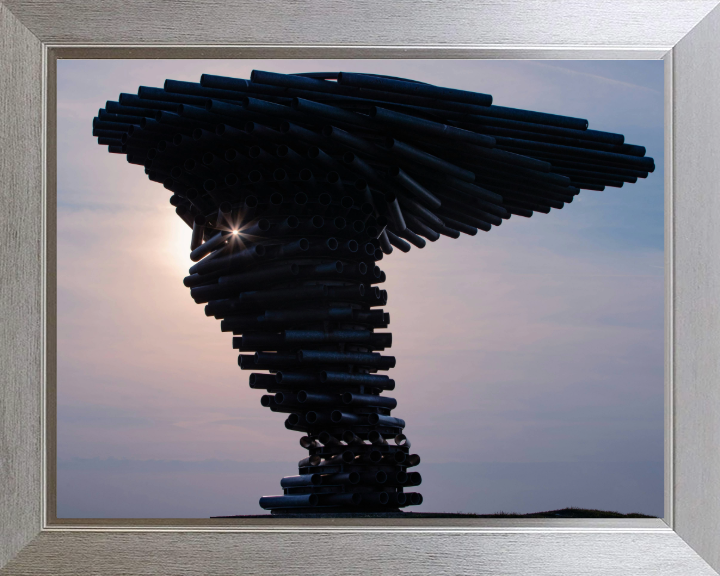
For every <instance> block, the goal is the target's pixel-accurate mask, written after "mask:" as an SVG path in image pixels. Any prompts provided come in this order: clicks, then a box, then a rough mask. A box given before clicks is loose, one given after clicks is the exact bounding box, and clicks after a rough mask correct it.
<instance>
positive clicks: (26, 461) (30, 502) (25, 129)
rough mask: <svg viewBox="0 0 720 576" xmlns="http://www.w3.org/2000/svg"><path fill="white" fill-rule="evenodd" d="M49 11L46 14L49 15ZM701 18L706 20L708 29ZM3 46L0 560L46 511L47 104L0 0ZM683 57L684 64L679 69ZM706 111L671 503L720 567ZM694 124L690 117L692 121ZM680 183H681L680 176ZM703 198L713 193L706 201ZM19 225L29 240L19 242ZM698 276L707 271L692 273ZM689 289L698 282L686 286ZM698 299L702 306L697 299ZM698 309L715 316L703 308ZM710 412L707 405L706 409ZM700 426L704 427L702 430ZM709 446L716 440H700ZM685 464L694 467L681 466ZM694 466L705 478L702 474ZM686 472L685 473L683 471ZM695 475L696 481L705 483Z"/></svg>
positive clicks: (685, 243)
mask: <svg viewBox="0 0 720 576" xmlns="http://www.w3.org/2000/svg"><path fill="white" fill-rule="evenodd" d="M15 4H20V2H16V3H15ZM27 4H30V3H29V2H28V3H27ZM48 19H49V20H50V19H51V17H48ZM710 19H713V20H712V24H710V25H708V24H707V21H706V22H702V23H701V24H700V25H698V27H697V29H696V30H693V31H692V32H691V33H690V34H688V37H687V38H686V39H685V40H683V41H681V43H680V44H679V45H678V47H677V48H676V49H675V50H674V51H673V53H674V54H675V56H676V62H677V70H679V71H680V72H681V73H678V74H677V76H678V80H677V84H678V85H680V88H679V89H678V90H677V96H678V100H677V101H676V102H675V103H674V104H673V111H674V112H675V111H677V109H678V108H682V110H684V111H685V112H684V114H685V115H686V116H688V117H691V116H692V115H693V110H694V109H696V108H702V106H697V105H696V104H698V103H699V104H700V105H704V104H706V103H708V102H713V99H714V98H713V97H714V94H716V93H717V90H716V91H715V93H711V94H710V98H707V97H706V96H707V93H706V92H705V90H710V87H711V86H714V85H716V84H717V78H718V77H719V76H718V74H717V72H718V65H717V64H714V65H713V62H712V54H713V48H714V49H715V50H714V52H715V53H717V47H718V40H717V38H718V36H719V35H718V10H715V12H714V14H711V16H710V17H708V18H707V19H706V20H710ZM24 20H25V19H24V18H23V21H24ZM81 24H82V20H78V21H77V23H76V26H79V25H81ZM708 26H710V29H709V30H708ZM713 32H714V33H715V36H714V37H713ZM703 50H708V52H707V53H705V55H704V57H703V58H700V59H698V54H701V53H702V52H703ZM0 53H2V55H3V58H2V59H0V79H2V82H3V88H2V91H0V117H2V119H3V120H2V122H0V146H1V149H2V150H3V154H2V155H0V182H2V183H3V186H2V187H0V199H2V202H3V211H2V212H0V230H1V232H0V234H2V236H0V238H1V241H0V307H1V308H2V310H3V312H7V313H6V314H4V317H3V322H2V323H0V338H2V346H0V365H2V366H3V371H2V372H0V374H2V375H1V376H0V392H1V393H2V402H0V458H1V459H0V487H2V490H0V519H2V522H0V567H1V566H3V565H4V564H5V563H6V562H7V561H8V559H9V558H11V557H12V556H13V555H14V554H16V553H17V551H18V550H20V549H21V548H23V546H25V544H27V542H29V541H30V540H32V539H33V537H34V536H36V535H37V533H38V531H39V530H40V527H41V522H42V520H41V509H42V505H41V501H42V494H41V472H40V470H41V442H40V440H39V438H40V416H41V406H42V404H41V402H42V398H41V392H40V390H39V387H38V382H40V381H41V380H42V374H41V368H40V366H41V365H42V361H41V356H42V342H41V337H40V335H41V334H42V326H41V321H42V310H41V306H42V303H41V302H42V294H41V288H40V286H41V283H42V280H41V278H42V269H41V265H40V263H39V259H40V258H39V256H40V255H41V254H42V246H41V241H42V238H43V230H42V224H43V223H42V220H41V217H40V214H41V213H42V210H41V208H40V207H39V206H38V205H39V204H40V203H41V202H42V199H41V197H42V194H41V190H42V184H43V182H42V176H41V174H42V172H43V163H42V145H41V143H42V114H41V112H40V111H41V110H42V108H43V106H42V96H41V94H40V93H39V91H38V87H39V86H42V84H43V61H42V45H41V43H40V41H39V40H38V39H37V38H36V37H34V36H33V34H32V33H30V31H29V30H28V29H27V28H25V27H24V26H23V25H22V23H21V22H19V21H18V19H17V18H15V17H14V16H13V14H11V13H10V12H9V10H8V9H7V6H5V5H4V4H3V3H2V2H0ZM681 61H682V64H681ZM700 61H701V62H700ZM681 66H682V67H686V68H682V70H681ZM708 67H709V68H708ZM708 70H711V71H712V74H708ZM689 77H692V80H688V78H689ZM683 83H685V84H683ZM691 85H692V86H691ZM696 86H699V87H700V89H699V90H697V93H693V89H694V87H696ZM704 96H705V97H704ZM713 112H714V115H713V121H709V120H708V119H707V118H697V117H696V118H693V120H694V124H693V123H690V124H689V125H688V127H685V128H686V129H684V130H682V133H683V134H682V137H681V136H680V135H678V137H677V141H678V142H679V146H678V148H679V149H681V148H682V146H684V145H685V144H683V138H684V139H685V141H686V142H687V141H689V140H690V137H691V136H692V132H693V131H695V132H696V133H699V134H702V136H703V138H696V137H693V139H694V140H696V141H698V140H699V141H700V143H701V144H700V146H697V145H696V146H695V148H692V149H693V150H696V151H697V152H699V153H700V156H699V158H700V159H699V160H698V159H697V158H695V159H692V158H690V159H688V153H689V152H688V150H689V149H690V148H688V150H686V151H685V154H682V155H678V156H677V157H675V159H674V161H675V162H676V165H677V166H683V167H684V168H683V169H682V170H677V171H676V172H677V174H676V176H674V177H673V178H674V182H675V184H676V185H677V186H684V187H685V189H684V190H683V191H682V192H681V193H680V194H679V196H681V197H683V198H686V197H687V196H682V194H683V193H685V194H688V193H692V192H694V191H695V190H698V191H704V192H705V196H703V198H702V199H701V201H700V202H698V204H697V206H696V207H691V208H687V207H685V206H683V207H682V208H683V209H682V211H681V213H680V214H679V216H678V217H677V220H676V221H677V228H678V230H680V231H682V230H684V229H691V230H693V238H694V239H696V240H697V239H698V238H700V239H702V240H705V241H706V242H704V243H703V244H702V245H700V246H697V245H695V244H692V242H691V240H690V239H689V238H688V237H687V235H686V236H685V237H684V238H677V237H676V239H675V240H674V242H675V243H676V245H677V249H678V256H679V258H678V261H680V260H682V259H683V257H686V258H687V262H685V263H681V264H680V265H679V266H677V269H678V276H677V278H678V291H677V292H678V295H677V301H678V305H679V307H678V309H677V311H676V314H677V316H678V320H682V322H678V324H682V325H678V326H676V327H675V331H676V333H677V334H678V335H679V338H685V340H683V342H685V341H687V342H688V345H685V344H683V350H685V348H688V350H689V347H690V346H692V345H697V346H698V349H697V350H696V351H695V352H694V353H692V354H690V355H689V356H688V360H685V361H684V362H680V361H678V366H677V368H676V372H677V374H678V378H682V382H683V385H685V383H686V382H687V381H688V378H687V377H688V376H689V377H690V378H689V380H690V381H691V382H690V386H689V388H690V387H692V386H694V387H693V388H692V390H690V389H688V390H683V391H682V393H680V392H681V391H680V390H678V391H677V392H676V400H677V402H676V411H675V414H676V417H677V418H678V422H677V425H676V443H677V444H678V445H679V446H680V444H682V446H680V447H681V448H682V449H683V450H684V449H686V448H688V455H687V456H684V453H676V454H675V456H674V458H675V464H676V468H677V478H678V481H679V484H680V486H678V487H676V490H677V494H678V497H677V498H676V500H677V503H678V511H679V510H680V509H681V508H683V510H682V511H683V514H682V515H680V514H677V511H676V529H679V531H680V532H681V533H682V534H681V536H682V537H683V538H685V539H686V541H687V542H688V543H689V544H690V545H691V546H693V548H695V549H696V550H697V551H698V552H699V553H701V554H702V555H703V557H705V558H706V559H708V561H709V562H710V563H711V564H712V565H713V566H715V567H717V566H718V558H717V555H718V552H717V551H716V550H715V546H716V544H717V543H716V542H715V541H714V540H716V538H717V534H718V524H717V522H718V520H719V519H720V514H718V511H719V510H718V508H717V500H718V496H717V485H718V482H717V481H716V480H718V479H719V478H720V474H718V466H717V463H718V457H717V456H715V459H714V460H713V462H711V463H709V464H708V463H706V462H704V456H703V451H704V450H707V449H708V448H709V450H711V451H712V450H714V451H716V449H717V443H718V437H719V436H718V434H717V433H718V428H719V426H718V420H719V419H718V418H717V410H718V406H720V404H718V403H715V404H713V405H711V400H715V399H716V396H713V397H712V398H703V397H702V396H700V398H698V397H697V395H698V392H699V391H700V386H701V384H706V385H708V386H706V387H704V388H702V391H703V392H708V390H712V385H713V384H714V383H715V382H716V381H717V378H715V377H714V376H717V375H718V374H717V372H718V369H717V367H716V366H713V365H712V362H713V361H714V360H715V359H716V358H717V356H718V355H717V354H712V353H713V352H717V351H718V346H717V345H716V344H717V338H718V336H717V330H713V329H714V328H717V321H716V320H717V317H716V315H715V312H716V308H714V307H713V306H712V304H713V302H712V301H709V300H703V298H707V297H708V296H710V295H715V294H717V293H718V292H717V291H713V290H711V289H710V288H716V287H717V285H718V282H717V280H718V279H717V276H718V274H717V270H715V271H713V266H714V267H715V268H718V266H717V264H715V260H714V254H713V253H712V247H713V245H717V243H716V242H715V243H714V244H713V242H714V241H715V240H717V239H718V231H717V227H715V230H713V226H712V224H713V214H712V208H714V207H715V206H716V205H717V204H710V203H709V202H715V203H717V200H715V199H713V198H710V194H709V192H710V191H713V190H715V189H716V187H717V186H716V183H717V181H718V179H717V178H714V180H713V179H711V176H717V171H718V170H717V168H716V167H714V166H713V164H712V161H713V160H715V159H717V157H718V154H717V143H718V135H717V132H716V133H715V134H713V133H712V130H711V127H712V126H713V125H714V126H718V125H720V123H718V122H717V120H718V114H717V110H714V111H713ZM675 118H676V120H678V121H679V122H683V121H685V120H687V119H688V118H685V117H683V119H682V120H680V119H679V117H678V116H677V115H676V116H675ZM689 126H692V127H693V128H692V129H690V128H689ZM686 135H687V136H686ZM680 156H682V158H680ZM699 165H702V168H704V169H705V170H706V172H707V175H705V174H700V175H699V176H698V174H696V173H692V172H693V171H692V170H691V169H690V168H691V167H693V168H697V167H698V166H699ZM712 168H714V171H713V170H712ZM693 184H695V185H696V186H693ZM708 184H709V187H708ZM675 189H676V190H680V188H679V187H678V188H675ZM688 191H690V192H688ZM706 200H709V202H704V201H706ZM676 211H677V210H676ZM690 212H692V215H694V217H698V216H699V217H700V230H697V231H696V230H695V228H694V226H696V224H697V222H695V221H694V220H690V219H688V216H689V214H690ZM686 225H688V226H686ZM48 230H49V228H48ZM21 231H22V233H23V236H22V240H25V241H24V242H21V237H20V233H21ZM48 238H49V236H48ZM28 239H29V240H28ZM697 252H702V254H701V257H708V256H709V257H710V259H709V260H705V262H706V266H705V267H704V268H703V269H702V270H698V269H696V268H693V266H697V264H698V263H699V262H700V261H701V260H702V258H701V257H698V255H697ZM21 254H22V256H21ZM36 257H37V258H36ZM691 274H695V275H694V276H693V275H691ZM685 278H692V280H685ZM696 278H698V279H700V280H701V281H702V282H695V281H694V280H695V279H696ZM690 283H693V286H689V284H690ZM690 292H694V294H689V293H690ZM688 294H689V295H688ZM693 296H694V297H695V301H694V302H693ZM710 297H712V296H710ZM703 305H706V306H707V307H708V308H709V309H705V308H703ZM683 311H684V312H687V313H688V316H687V318H688V319H685V320H683V318H684V316H682V314H683ZM705 313H707V314H705ZM704 315H707V316H712V318H705V317H704ZM698 316H699V318H698ZM693 330H694V331H695V332H694V333H692V332H693ZM688 334H690V335H688ZM708 341H709V343H708ZM683 353H685V352H683ZM679 360H682V359H681V358H679ZM696 364H697V366H696ZM34 386H35V388H33V387H34ZM693 402H694V404H693ZM692 409H696V410H697V412H695V413H693V412H692ZM713 411H714V412H713ZM708 412H711V413H712V414H711V415H710V416H707V414H708ZM698 416H699V417H698ZM712 418H714V420H713V419H712ZM695 419H697V420H700V421H701V422H702V423H704V424H705V427H704V428H703V427H701V426H700V425H699V424H698V423H697V422H694V421H693V420H695ZM703 431H706V433H705V434H704V433H703ZM693 435H694V436H693ZM693 441H695V442H699V443H700V444H702V446H701V447H699V448H696V450H695V451H692V450H691V449H690V448H691V444H690V442H693ZM691 452H692V454H691ZM707 453H711V452H705V454H707ZM701 466H702V467H701ZM687 472H689V474H686V473H687ZM700 476H702V478H699V477H700ZM693 477H694V478H693ZM686 480H687V481H688V483H686V482H685V481H686ZM691 482H695V485H692V486H690V485H689V484H690V483H691ZM698 483H700V484H701V486H700V489H698V486H697V484H698ZM702 488H705V489H706V492H703V491H702ZM704 494H710V495H711V496H713V497H714V498H711V501H710V502H707V501H706V500H703V499H702V496H703V495H704ZM708 504H709V506H708ZM680 516H682V518H681V517H680ZM698 519H700V521H699V522H698ZM713 519H714V520H713ZM693 524H696V525H695V526H693ZM48 539H50V540H48ZM52 540H55V535H54V534H45V535H43V534H41V535H40V536H39V537H38V538H37V539H36V542H37V544H40V545H42V543H43V542H44V543H45V544H47V543H49V541H52ZM34 546H35V543H34V544H33V547H34ZM41 547H42V546H41ZM75 552H78V550H75ZM713 552H714V555H713V554H712V553H713ZM46 568H49V567H47V566H46ZM3 573H4V571H3ZM684 573H687V572H684ZM703 573H704V572H703Z"/></svg>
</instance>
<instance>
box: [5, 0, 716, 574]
mask: <svg viewBox="0 0 720 576" xmlns="http://www.w3.org/2000/svg"><path fill="white" fill-rule="evenodd" d="M717 5H718V0H610V1H606V2H602V3H597V2H593V1H591V0H573V1H567V2H555V1H553V0H535V1H533V2H523V1H522V0H492V1H491V0H476V1H472V0H449V1H447V2H443V3H439V2H417V1H416V0H396V1H395V2H393V3H383V2H381V1H380V0H372V1H365V2H348V1H347V0H342V1H338V2H334V3H331V2H329V1H315V2H292V3H289V2H282V1H281V0H265V1H262V2H261V1H258V0H224V1H223V2H201V3H198V2H196V3H185V2H160V1H157V0H149V1H144V2H141V1H139V0H126V1H124V2H110V1H109V0H64V1H58V0H46V1H43V2H38V1H37V0H0V207H1V208H0V310H1V311H2V321H0V567H1V568H0V575H3V576H4V575H10V574H18V575H19V574H33V575H38V574H68V575H70V574H72V575H73V576H83V575H86V574H88V575H89V574H100V573H122V574H175V575H179V574H200V573H202V574H208V575H214V574H228V573H248V574H255V573H260V574H290V573H299V574H325V573H328V574H329V573H333V574H344V573H347V574H359V573H365V572H368V573H379V574H390V573H393V574H398V575H403V574H425V573H428V574H445V573H447V574H470V573H472V574H506V575H521V574H523V575H524V574H534V575H537V576H542V575H554V576H555V575H562V574H568V575H570V574H572V575H573V576H575V575H579V574H598V575H600V574H602V575H603V576H615V575H621V574H627V575H633V576H643V575H663V576H664V575H668V576H669V575H682V576H694V575H698V576H706V575H707V576H709V575H712V574H717V572H716V570H720V449H719V448H720V446H719V445H720V386H719V385H718V382H720V362H719V361H718V358H720V296H719V295H720V258H719V257H718V256H717V247H718V246H720V194H718V182H720V161H719V160H718V159H719V158H720V128H719V127H720V103H719V102H720V101H719V100H718V98H717V94H718V93H720V59H719V58H718V57H717V55H718V54H719V53H720V8H717ZM258 57H262V58H523V59H532V58H574V59H580V58H587V59H615V58H620V59H664V61H665V101H666V104H665V106H666V115H665V134H666V137H665V264H666V310H665V313H666V314H665V317H666V321H665V323H666V357H665V395H666V396H665V405H666V422H665V424H666V425H665V445H666V450H665V517H664V518H663V519H637V520H630V519H618V520H614V519H597V520H561V519H558V520H509V519H494V520H490V519H456V520H443V519H436V520H412V519H387V520H382V521H381V520H360V519H335V520H328V519H313V520H308V519H305V520H302V519H297V520H281V519H278V520H274V521H269V522H267V523H263V525H262V526H259V525H258V524H257V522H255V523H253V521H252V520H225V521H223V520H214V521H211V520H207V521H203V520H127V521H121V520H118V521H90V520H73V521H71V520H59V519H57V518H56V516H55V491H54V486H55V472H54V470H55V442H54V431H55V359H56V349H55V316H56V314H55V312H56V310H55V306H56V300H55V250H54V245H55V240H56V236H55V185H56V166H55V161H56V159H55V147H56V141H55V80H56V62H57V60H58V59H60V58H258Z"/></svg>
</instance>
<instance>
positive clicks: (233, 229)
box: [93, 70, 655, 514]
mask: <svg viewBox="0 0 720 576" xmlns="http://www.w3.org/2000/svg"><path fill="white" fill-rule="evenodd" d="M93 135H94V136H96V137H98V143H99V144H101V145H107V146H108V151H109V152H110V153H114V154H125V155H126V158H127V161H128V162H129V163H130V164H135V165H139V166H143V167H144V169H145V173H146V174H147V176H148V178H149V179H150V180H152V181H154V182H158V183H161V184H162V185H163V187H164V188H165V189H166V190H168V191H169V192H170V193H171V195H170V196H169V201H170V204H171V205H172V206H173V207H174V209H175V211H176V213H177V215H178V216H179V217H180V218H181V219H182V220H183V221H184V222H185V223H186V224H187V225H188V226H189V227H190V228H191V229H192V233H191V235H190V238H191V240H190V250H191V252H190V259H191V261H192V262H193V264H192V266H191V267H190V270H189V275H188V276H187V277H186V278H185V279H184V284H185V286H187V287H188V288H189V289H190V294H191V296H192V298H193V299H194V300H195V301H196V302H197V303H198V304H203V305H204V309H205V314H206V315H207V316H211V317H214V318H216V319H218V320H219V321H220V327H221V329H222V330H223V331H224V332H228V333H232V335H233V336H232V344H233V347H234V348H235V349H237V350H238V353H239V355H238V364H239V368H240V369H241V370H245V371H248V372H249V373H250V374H249V382H250V387H251V388H252V389H256V390H260V391H263V392H264V394H262V395H261V396H260V399H259V400H260V404H261V405H262V406H263V407H265V408H269V409H270V410H271V411H272V412H277V413H278V414H279V418H282V419H284V422H285V427H286V428H287V429H288V430H292V431H295V432H298V433H300V434H302V436H301V438H300V445H301V446H302V448H303V449H304V450H306V453H305V454H304V456H303V458H302V459H301V460H300V461H299V462H298V474H297V475H292V476H288V477H285V478H283V479H282V480H281V483H280V484H281V488H282V491H283V493H282V494H278V495H274V496H263V497H262V498H260V505H261V506H262V507H263V508H265V509H268V510H271V511H272V512H273V513H282V514H294V513H323V512H325V513H327V512H391V511H399V510H401V509H402V508H404V507H406V506H411V505H418V504H421V503H422V495H421V494H420V493H419V492H417V491H416V488H415V487H416V486H418V485H419V484H420V482H421V476H420V473H419V472H417V471H415V470H413V469H412V468H413V467H415V466H417V465H418V464H419V463H420V457H419V456H418V455H417V454H414V453H411V451H410V442H409V440H408V438H407V437H406V436H405V434H404V428H405V422H404V420H403V419H401V418H399V417H397V416H396V415H394V414H393V413H392V412H393V411H394V410H395V408H396V406H397V402H396V401H395V399H394V398H392V397H391V396H389V395H388V393H389V392H392V390H394V388H395V381H394V380H393V379H392V378H390V376H389V374H388V370H389V369H391V368H393V367H394V366H395V358H394V357H393V356H391V355H389V354H388V353H387V351H388V349H389V348H390V347H391V345H392V335H391V334H390V333H389V332H387V331H385V330H386V329H387V328H388V325H389V323H390V315H389V313H388V312H386V311H385V309H384V308H383V307H384V306H385V305H386V303H387V294H386V292H385V291H384V290H383V289H382V284H383V283H384V282H385V279H386V277H385V272H383V271H382V270H381V268H380V267H379V265H378V262H380V261H381V260H382V259H383V258H384V256H385V255H388V254H391V253H393V251H394V249H398V250H400V251H401V252H408V251H409V250H410V249H411V248H412V247H413V246H414V247H417V248H424V247H425V246H426V245H427V242H428V241H429V242H435V241H437V240H439V238H440V237H441V236H446V237H448V238H453V239H455V238H458V237H459V236H460V234H466V235H470V236H475V235H477V233H478V231H479V230H481V231H485V232H489V231H491V230H492V229H493V228H494V227H496V226H500V225H501V224H502V223H503V222H504V221H507V220H510V219H511V216H513V215H517V216H523V217H531V216H532V215H533V213H535V212H542V213H549V212H550V211H551V210H552V209H562V208H563V207H564V206H565V205H566V204H569V203H571V202H572V201H573V200H574V198H575V196H577V195H578V194H579V193H580V191H581V189H586V190H604V189H605V187H606V186H610V187H622V186H623V185H624V183H626V182H627V183H633V182H636V181H637V179H638V178H645V177H647V176H648V173H649V172H652V171H653V170H654V169H655V164H654V161H653V159H652V158H649V157H646V156H645V148H644V147H642V146H637V145H633V144H627V143H625V139H624V136H623V135H621V134H614V133H608V132H600V131H597V130H590V129H588V121H587V120H586V119H583V118H572V117H567V116H561V115H556V114H547V113H543V112H533V111H529V110H519V109H514V108H506V107H502V106H496V105H493V104H492V97H491V96H490V95H487V94H479V93H475V92H469V91H466V90H458V89H453V88H444V87H439V86H433V85H430V84H425V83H422V82H416V81H413V80H406V79H402V78H393V77H387V76H380V75H374V74H357V73H352V74H350V73H345V72H330V73H308V74H297V75H288V74H276V73H273V72H263V71H258V70H256V71H253V73H252V76H251V79H250V80H245V79H239V78H228V77H221V76H213V75H208V74H204V75H203V76H202V77H201V79H200V82H199V83H193V82H180V81H174V80H167V81H166V82H165V85H164V87H163V88H152V87H146V86H141V87H140V88H139V89H138V93H137V95H135V94H125V93H123V94H120V96H119V98H118V101H116V102H115V101H109V102H107V103H106V105H105V108H103V109H100V111H99V113H98V116H97V117H96V118H94V119H93ZM406 385H410V386H411V385H412V384H406Z"/></svg>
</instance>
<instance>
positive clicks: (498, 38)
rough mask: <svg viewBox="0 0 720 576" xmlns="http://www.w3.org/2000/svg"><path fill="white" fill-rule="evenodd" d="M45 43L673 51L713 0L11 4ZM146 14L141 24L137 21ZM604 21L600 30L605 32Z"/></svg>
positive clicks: (29, 0)
mask: <svg viewBox="0 0 720 576" xmlns="http://www.w3.org/2000/svg"><path fill="white" fill-rule="evenodd" d="M6 3H7V5H8V7H9V8H10V9H11V10H12V11H13V12H14V13H15V14H16V15H17V17H18V18H19V19H20V20H21V21H22V22H23V23H24V25H25V26H27V27H28V28H29V29H30V30H31V31H32V32H33V33H34V34H35V35H36V36H37V37H38V38H40V39H41V40H42V41H43V42H46V43H72V44H87V43H91V44H107V43H116V44H130V43H135V44H148V43H160V44H169V43H182V44H205V43H208V39H211V40H210V42H209V43H214V44H231V43H234V42H237V41H238V39H239V38H240V39H242V42H243V43H244V44H286V45H296V46H297V45H316V46H317V45H321V44H324V45H338V46H388V45H396V46H397V45H405V46H419V45H435V46H440V45H444V46H453V45H454V46H459V45H468V46H472V45H481V46H488V45H496V46H507V45H510V44H515V45H521V46H563V45H565V46H567V45H572V46H576V47H580V46H585V47H592V46H599V47H606V48H607V47H609V46H611V45H622V44H627V43H630V44H631V45H634V46H637V45H646V46H647V45H651V46H665V47H667V48H670V47H672V46H674V45H675V44H676V43H677V42H678V40H680V38H682V37H683V36H684V35H685V34H687V32H688V31H689V30H690V29H691V28H692V26H693V25H695V24H696V23H697V22H698V21H699V20H700V19H701V18H703V17H704V16H705V15H706V14H707V13H708V12H710V10H712V8H713V7H714V6H715V5H716V4H717V2H716V1H715V0H605V1H604V2H597V1H595V0H574V1H573V2H558V1H553V0H534V1H532V2H530V1H527V0H502V1H498V0H445V1H443V2H417V1H415V0H395V1H394V2H382V1H381V0H364V1H361V2H356V1H353V0H335V1H334V2H330V1H328V0H322V1H321V0H316V1H314V2H286V1H283V0H265V1H264V2H259V1H257V0H206V1H204V2H192V1H191V0H176V1H175V2H159V1H151V2H148V1H146V0H124V1H123V2H117V1H111V0H44V1H42V2H40V1H38V0H6ZM139 16H140V17H139ZM600 23H602V25H600Z"/></svg>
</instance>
